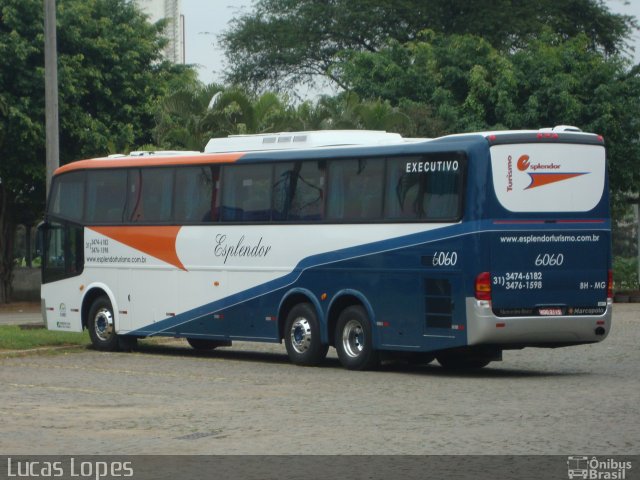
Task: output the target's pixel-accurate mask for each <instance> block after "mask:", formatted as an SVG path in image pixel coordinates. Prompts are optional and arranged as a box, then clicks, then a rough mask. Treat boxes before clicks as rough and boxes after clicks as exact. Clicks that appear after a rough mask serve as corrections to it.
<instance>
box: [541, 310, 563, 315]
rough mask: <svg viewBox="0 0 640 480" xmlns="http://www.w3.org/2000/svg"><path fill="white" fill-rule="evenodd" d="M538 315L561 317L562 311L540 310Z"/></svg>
mask: <svg viewBox="0 0 640 480" xmlns="http://www.w3.org/2000/svg"><path fill="white" fill-rule="evenodd" d="M538 313H539V314H540V315H545V316H548V315H562V309H561V308H541V309H539V310H538Z"/></svg>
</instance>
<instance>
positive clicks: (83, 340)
mask: <svg viewBox="0 0 640 480" xmlns="http://www.w3.org/2000/svg"><path fill="white" fill-rule="evenodd" d="M89 343H90V340H89V334H88V333H87V331H86V330H85V331H84V332H83V333H67V332H51V331H49V330H46V329H44V328H28V329H23V328H20V326H19V325H2V326H0V352H1V351H2V350H30V349H33V348H42V347H62V346H73V347H75V346H83V345H88V344H89Z"/></svg>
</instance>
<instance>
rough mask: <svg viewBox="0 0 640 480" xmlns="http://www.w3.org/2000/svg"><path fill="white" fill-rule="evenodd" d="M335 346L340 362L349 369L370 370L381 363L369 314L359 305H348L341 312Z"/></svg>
mask: <svg viewBox="0 0 640 480" xmlns="http://www.w3.org/2000/svg"><path fill="white" fill-rule="evenodd" d="M335 346H336V350H337V352H338V358H339V359H340V363H341V364H342V366H343V367H345V368H347V369H349V370H370V369H373V368H375V367H377V366H378V365H379V363H380V356H379V355H378V352H377V351H376V350H375V349H374V348H373V338H372V332H371V323H370V322H369V316H368V315H367V312H366V311H365V309H364V308H362V307H361V306H359V305H353V306H351V307H348V308H346V309H344V311H343V312H342V313H341V314H340V317H339V318H338V324H337V326H336V337H335Z"/></svg>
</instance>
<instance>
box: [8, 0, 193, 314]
mask: <svg viewBox="0 0 640 480" xmlns="http://www.w3.org/2000/svg"><path fill="white" fill-rule="evenodd" d="M57 3H58V5H57V20H58V28H57V30H58V75H59V95H60V97H59V102H60V103H59V105H60V108H59V116H60V132H61V133H60V159H61V163H62V164H64V163H66V162H68V161H71V160H76V159H78V158H82V157H90V156H96V155H103V154H106V153H110V152H113V151H115V150H122V149H125V148H126V147H128V146H131V145H136V144H143V143H149V141H150V139H151V137H150V132H151V129H152V127H153V122H154V113H155V105H156V104H157V102H158V99H159V98H160V97H161V96H162V95H164V93H165V92H166V91H167V89H168V85H169V84H170V82H171V81H172V80H174V79H175V78H176V77H179V76H182V75H184V68H181V67H173V66H171V65H169V64H167V63H165V62H162V61H161V59H160V53H159V52H160V51H161V47H162V45H163V42H164V40H163V39H162V37H161V35H160V31H161V29H162V28H163V25H162V24H158V25H151V24H150V23H148V22H147V20H146V17H145V16H144V15H143V14H142V13H141V12H139V11H138V10H137V9H136V8H135V6H134V5H133V2H129V1H126V0H58V2H57ZM43 10H44V9H43V6H42V0H0V105H1V106H2V107H1V108H0V302H3V301H5V302H6V301H8V300H9V297H10V284H11V272H12V267H13V259H12V252H13V248H12V242H13V235H14V230H15V228H14V227H15V225H16V223H19V222H23V221H30V222H33V221H34V219H35V218H37V217H39V216H40V215H41V214H42V211H43V208H44V181H45V167H44V163H45V162H44V158H45V154H44V145H45V141H44V53H43V47H44V32H43V25H44V19H43Z"/></svg>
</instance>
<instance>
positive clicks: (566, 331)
mask: <svg viewBox="0 0 640 480" xmlns="http://www.w3.org/2000/svg"><path fill="white" fill-rule="evenodd" d="M41 232H42V235H43V244H44V249H45V250H44V255H43V259H44V260H43V262H42V295H41V297H42V306H43V315H44V319H45V322H46V325H47V327H48V328H49V329H50V330H60V331H73V332H81V331H83V329H87V330H88V331H89V334H90V337H91V342H92V344H93V346H94V347H95V348H96V349H98V350H105V351H111V350H117V349H121V348H126V349H130V348H132V347H133V346H135V344H136V341H137V340H138V339H142V338H147V337H158V336H161V337H162V336H164V337H179V338H185V339H186V340H187V342H188V343H189V344H190V345H191V346H192V347H193V348H195V349H198V350H211V349H214V348H217V347H224V346H230V345H231V344H232V342H233V341H255V342H276V343H283V342H284V344H285V347H286V352H287V354H288V356H289V358H290V360H291V361H292V362H293V363H295V364H299V365H318V364H319V363H321V362H322V361H323V360H324V358H325V356H326V355H327V352H328V349H329V348H330V347H333V348H335V350H336V352H337V356H338V358H339V361H340V363H341V364H342V365H343V366H344V367H345V368H347V369H353V370H363V369H372V368H375V367H376V366H378V365H379V363H380V361H381V360H385V359H387V358H393V357H401V358H402V359H403V360H405V359H406V360H407V361H412V362H417V363H424V364H426V363H429V362H431V361H433V360H434V359H437V361H438V363H439V364H441V365H442V366H443V367H445V368H481V367H484V366H486V365H487V364H489V363H490V362H492V361H494V360H501V359H502V352H503V351H504V350H509V349H521V348H524V347H541V348H556V347H562V346H570V345H578V344H585V343H594V342H599V341H602V340H603V339H604V338H605V337H606V336H607V335H608V333H609V331H610V329H611V313H612V273H611V221H610V211H609V186H608V177H607V168H606V157H605V146H604V140H603V138H602V137H601V136H599V135H596V134H590V133H583V132H581V131H580V130H579V129H577V128H575V127H568V126H560V127H553V128H546V129H540V130H531V131H528V130H527V131H495V132H480V133H468V134H456V135H449V136H443V137H440V138H434V139H413V138H403V137H401V136H400V135H398V134H393V133H387V132H378V131H315V132H288V133H279V134H261V135H244V136H243V135H241V136H231V137H228V138H220V139H212V140H211V141H210V142H209V143H208V144H207V146H206V147H205V151H204V152H201V153H199V152H185V153H180V152H148V153H147V154H145V152H136V153H135V154H133V155H127V156H111V157H106V158H97V159H90V160H83V161H78V162H73V163H70V164H67V165H64V166H62V167H61V168H59V169H58V170H57V171H56V172H55V175H54V177H53V181H52V188H51V194H50V197H49V199H48V204H47V210H46V215H45V220H44V222H43V224H42V226H41Z"/></svg>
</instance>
